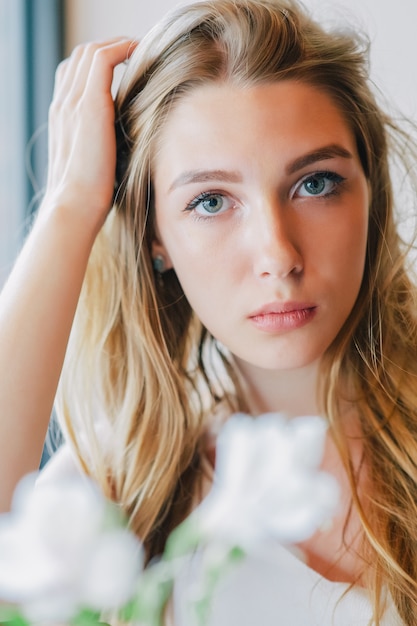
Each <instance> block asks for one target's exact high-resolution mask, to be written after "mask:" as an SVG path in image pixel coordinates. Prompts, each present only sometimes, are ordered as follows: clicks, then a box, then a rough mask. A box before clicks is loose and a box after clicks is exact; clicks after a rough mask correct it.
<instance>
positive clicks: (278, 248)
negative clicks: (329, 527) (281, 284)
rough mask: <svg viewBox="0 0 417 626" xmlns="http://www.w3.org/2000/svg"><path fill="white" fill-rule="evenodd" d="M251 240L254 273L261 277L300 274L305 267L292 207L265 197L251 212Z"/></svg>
mask: <svg viewBox="0 0 417 626" xmlns="http://www.w3.org/2000/svg"><path fill="white" fill-rule="evenodd" d="M252 217H253V224H252V227H251V233H252V236H251V241H252V245H253V259H254V261H253V266H254V272H255V274H256V275H257V276H258V277H260V278H263V279H267V278H280V279H282V278H287V277H292V276H294V277H295V276H297V277H299V276H300V275H301V274H302V272H303V269H304V261H303V256H302V251H301V247H300V243H301V242H300V237H299V234H300V233H299V226H298V224H297V217H296V216H295V215H294V214H293V209H292V208H291V207H290V206H286V205H285V204H283V205H281V203H280V202H279V201H277V200H276V199H272V200H271V199H264V200H263V201H262V203H260V204H259V205H258V207H257V209H256V210H255V211H253V216H252Z"/></svg>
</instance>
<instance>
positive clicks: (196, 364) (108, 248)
mask: <svg viewBox="0 0 417 626" xmlns="http://www.w3.org/2000/svg"><path fill="white" fill-rule="evenodd" d="M288 79H291V80H298V81H303V82H305V83H308V84H310V85H313V86H316V87H318V88H320V89H322V90H323V91H325V92H326V93H327V94H328V95H329V96H330V97H331V98H332V99H333V101H334V102H335V103H336V104H337V106H338V107H339V108H340V110H341V111H342V113H343V115H344V116H345V119H346V120H347V122H348V124H349V125H350V128H351V129H352V132H353V133H354V136H355V138H356V141H357V147H358V152H359V155H360V158H361V162H362V166H363V170H364V172H365V175H366V177H367V178H368V180H369V185H370V190H371V198H372V200H371V206H370V214H369V238H368V246H367V258H366V267H365V272H364V277H363V283H362V286H361V291H360V294H359V297H358V299H357V302H356V304H355V306H354V309H353V311H352V313H351V315H350V316H349V319H348V320H347V321H346V323H345V325H344V327H343V328H342V330H341V331H340V333H339V335H338V337H337V338H336V339H335V341H334V342H333V344H332V345H331V347H330V348H329V349H328V351H327V353H326V355H325V358H324V359H323V365H322V377H321V380H322V386H321V390H320V393H321V397H322V402H323V410H324V412H325V414H326V415H327V417H328V419H329V423H330V426H331V429H332V431H333V434H334V438H335V441H336V443H337V445H338V447H339V450H340V454H341V457H342V459H343V461H344V463H345V466H346V469H347V472H348V475H349V478H350V482H351V487H352V494H353V496H352V497H353V502H354V503H355V506H356V507H357V509H358V511H359V514H360V517H361V520H362V526H363V532H364V537H365V538H366V541H364V547H363V554H362V555H361V556H362V557H363V559H364V562H365V563H367V564H368V567H367V571H368V572H369V574H368V584H369V588H370V590H371V592H372V593H373V597H374V607H375V608H374V620H375V623H376V624H378V623H379V621H380V618H381V615H382V612H383V604H384V600H383V599H384V589H386V588H387V589H388V590H389V592H390V594H391V596H392V597H393V599H394V602H395V604H396V606H397V608H398V610H399V613H400V615H401V617H402V618H403V620H404V622H405V623H406V624H409V625H411V624H417V582H416V581H417V505H416V502H417V401H416V395H417V378H416V376H417V359H416V356H417V350H416V344H417V326H416V314H415V311H416V295H415V289H414V286H413V285H412V282H411V280H410V279H409V278H408V274H407V271H406V267H405V256H404V248H403V246H402V244H401V241H400V238H399V236H398V234H397V230H396V226H395V223H394V209H393V197H392V196H393V194H392V188H391V182H390V171H389V170H390V168H389V158H388V151H389V149H390V152H391V151H392V150H394V149H395V147H396V146H395V145H394V140H393V137H394V135H395V136H396V137H397V140H396V141H397V143H398V141H400V142H401V141H403V144H404V145H405V144H406V142H407V137H406V135H405V134H404V135H401V133H399V132H397V130H398V129H395V126H394V124H393V122H392V121H391V120H390V119H389V118H388V117H387V116H386V115H384V114H383V113H382V112H381V110H380V109H379V107H378V105H377V103H376V100H375V97H374V95H373V93H372V91H371V89H370V87H369V77H368V67H367V42H366V40H364V39H363V38H359V37H358V36H355V35H352V34H347V33H346V32H333V33H330V32H327V31H325V30H324V29H323V28H322V27H321V26H320V25H318V24H316V23H315V22H314V21H312V20H311V19H310V17H309V16H308V15H307V13H306V11H305V10H304V9H303V8H302V7H301V6H300V5H299V4H298V3H296V2H290V1H289V2H287V1H281V0H277V1H273V0H212V1H208V0H207V1H202V2H197V3H195V4H191V5H188V6H184V7H182V8H178V9H176V10H175V11H173V12H171V13H169V14H168V15H167V16H166V17H165V19H163V20H162V22H161V23H160V24H159V25H157V26H156V27H155V28H154V29H153V30H152V31H151V32H150V33H149V34H148V36H147V37H146V38H145V39H144V40H143V41H142V42H141V43H140V44H139V46H138V48H137V49H136V51H135V52H134V54H133V56H132V58H131V59H130V61H129V63H128V66H127V69H126V72H125V74H124V76H123V79H122V82H121V85H120V88H119V91H118V94H117V98H116V103H115V106H116V114H117V134H118V167H117V189H116V194H115V204H114V208H113V210H112V211H111V212H110V214H109V217H108V220H107V222H106V225H105V227H104V228H103V231H102V232H101V233H100V235H99V237H98V240H97V242H96V244H95V248H94V250H93V254H92V256H91V260H90V263H89V268H88V271H87V276H86V279H85V284H84V288H83V292H82V296H81V299H80V303H79V308H78V311H77V316H76V320H75V324H74V328H73V332H72V336H71V339H70V344H69V348H68V354H67V359H66V363H65V367H64V371H63V374H62V379H61V385H60V390H59V395H58V403H57V405H58V411H59V415H60V419H61V421H62V423H63V425H64V429H65V431H66V434H67V437H68V438H69V439H70V440H71V441H72V443H73V444H74V446H75V448H76V450H77V452H78V455H79V458H80V461H81V463H82V465H83V467H84V469H85V471H86V472H88V473H89V474H92V475H93V476H94V477H95V478H96V479H97V480H99V482H100V483H101V485H102V487H103V489H104V491H105V492H106V493H107V494H108V495H109V496H110V497H112V498H113V499H114V500H115V501H116V502H118V503H120V506H121V507H122V508H123V509H124V510H125V511H126V512H127V514H128V516H129V519H130V523H131V527H132V528H133V529H134V530H135V532H137V534H138V535H139V536H140V537H141V539H142V540H143V541H144V543H145V546H146V549H147V553H148V558H152V557H153V556H154V555H156V554H159V553H160V552H161V551H162V549H163V546H164V543H165V540H166V538H167V535H168V533H169V532H170V530H171V529H172V528H173V527H175V525H177V524H178V523H179V522H180V521H181V520H182V519H183V518H184V517H185V516H186V515H187V513H188V512H189V510H190V508H191V507H192V503H193V498H194V497H195V495H196V489H197V488H198V485H199V481H200V478H201V473H202V469H201V468H202V458H203V456H204V450H203V445H202V443H201V442H202V438H203V435H204V431H205V428H206V424H207V422H208V420H210V416H211V415H212V414H213V412H214V411H215V410H216V407H217V405H219V404H220V403H226V406H227V410H229V411H235V410H238V409H240V410H246V409H247V407H246V406H245V400H244V394H243V393H242V390H241V389H240V387H239V384H238V380H237V376H236V374H235V372H234V370H233V366H232V363H231V362H229V359H228V357H227V353H226V352H225V351H224V350H223V349H222V348H221V346H219V345H218V344H217V343H216V340H215V339H214V338H213V337H211V336H210V335H209V333H208V332H207V331H206V329H205V328H203V327H202V326H201V324H200V322H199V321H198V320H197V319H196V317H195V315H194V314H193V311H192V310H191V308H190V306H189V304H188V302H187V300H186V298H185V296H184V294H183V292H182V289H181V286H180V284H179V282H178V280H177V277H176V275H175V271H174V270H170V271H168V272H166V273H165V274H163V276H162V284H161V281H160V279H159V277H158V275H156V273H155V271H154V270H153V267H152V259H151V244H152V241H153V239H154V207H153V188H152V184H153V181H152V178H153V159H154V158H156V157H157V150H158V139H159V136H160V132H161V129H162V128H163V127H164V121H165V119H166V118H167V116H169V113H170V110H171V109H172V107H173V106H175V104H176V103H177V102H179V101H180V100H181V98H182V97H183V96H184V94H187V93H189V92H190V90H192V89H194V88H195V87H196V86H198V85H201V84H206V83H208V82H212V83H215V82H222V81H226V82H229V83H233V84H234V85H238V86H247V85H254V84H259V83H265V82H270V81H280V80H288ZM178 140H179V141H180V140H181V138H180V137H179V138H178ZM406 147H407V146H406ZM408 148H409V147H407V149H408ZM347 381H348V383H349V385H348V388H349V390H350V395H349V398H348V400H349V401H350V402H352V403H353V404H354V406H355V408H356V411H357V412H358V414H359V416H360V421H361V426H362V436H363V446H364V460H365V462H366V465H367V468H368V471H369V473H370V479H371V484H372V493H370V494H367V498H368V499H369V506H367V507H366V512H365V507H364V506H363V502H361V500H360V498H359V496H358V493H357V487H356V485H357V481H358V476H357V475H356V474H355V470H354V468H353V463H352V460H351V459H350V456H349V447H348V440H347V436H346V434H345V432H344V430H343V425H342V420H341V419H340V401H341V395H342V390H343V393H346V389H347V385H346V382H347ZM344 400H346V397H344Z"/></svg>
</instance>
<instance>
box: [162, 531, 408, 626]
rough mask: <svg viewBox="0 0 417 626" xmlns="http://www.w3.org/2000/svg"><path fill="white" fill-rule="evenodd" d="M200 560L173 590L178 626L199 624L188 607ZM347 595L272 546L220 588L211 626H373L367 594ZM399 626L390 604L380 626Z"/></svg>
mask: <svg viewBox="0 0 417 626" xmlns="http://www.w3.org/2000/svg"><path fill="white" fill-rule="evenodd" d="M201 558H202V555H201V554H196V555H195V556H194V558H193V559H192V560H191V561H190V562H189V563H188V565H187V567H186V568H185V570H184V573H183V575H182V577H181V579H180V580H179V581H178V583H177V584H176V586H175V589H174V597H173V607H172V608H173V617H174V624H175V626H195V624H196V623H197V622H196V620H195V618H193V614H192V613H191V612H190V606H189V604H190V600H191V599H192V598H193V596H194V597H195V596H196V595H197V594H198V580H199V570H200V565H201ZM348 589H349V585H348V584H346V583H334V582H331V581H329V580H327V579H325V578H323V577H322V576H320V575H319V574H318V573H317V572H315V571H314V570H312V569H311V568H309V567H308V566H307V565H306V564H305V563H304V562H303V561H301V560H300V559H299V558H298V557H297V556H295V555H294V554H293V553H292V552H290V550H288V549H287V548H284V547H282V546H280V545H279V544H276V543H272V542H271V543H270V544H268V545H264V546H262V547H261V548H259V550H257V552H256V554H254V555H250V556H247V557H246V558H245V559H244V560H243V561H242V562H241V563H240V564H238V565H236V569H235V570H233V572H231V573H229V574H228V575H227V576H226V578H225V579H224V581H223V582H222V583H220V584H219V587H218V589H217V592H216V594H215V600H214V602H213V607H212V613H211V617H210V619H209V622H208V626H369V625H370V624H371V623H372V607H371V603H370V600H369V597H368V595H367V592H366V591H365V590H364V589H362V588H359V587H353V588H352V589H350V590H349V591H348ZM345 592H346V593H345ZM344 594H345V595H344ZM400 625H402V626H403V622H402V620H401V619H400V618H399V616H398V614H397V612H396V609H395V607H394V606H393V604H392V603H391V604H390V605H389V607H388V609H387V610H386V612H385V614H384V618H383V620H382V622H381V626H400Z"/></svg>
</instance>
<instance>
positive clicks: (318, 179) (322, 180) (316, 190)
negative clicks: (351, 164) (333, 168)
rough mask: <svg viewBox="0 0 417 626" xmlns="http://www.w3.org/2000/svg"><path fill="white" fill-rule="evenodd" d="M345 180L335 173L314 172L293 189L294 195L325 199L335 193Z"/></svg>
mask: <svg viewBox="0 0 417 626" xmlns="http://www.w3.org/2000/svg"><path fill="white" fill-rule="evenodd" d="M344 180H345V178H343V176H340V175H339V174H336V173H335V172H316V173H315V174H311V175H309V176H307V177H306V178H304V179H303V180H302V181H301V183H299V184H298V185H297V187H296V188H295V193H294V195H296V196H298V197H301V198H308V197H310V198H311V197H313V196H315V197H327V196H330V195H332V194H335V193H337V191H338V187H339V185H340V184H341V183H343V181H344Z"/></svg>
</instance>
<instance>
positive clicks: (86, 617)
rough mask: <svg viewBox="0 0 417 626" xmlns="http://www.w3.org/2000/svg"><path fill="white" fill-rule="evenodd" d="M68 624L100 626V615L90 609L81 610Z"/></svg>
mask: <svg viewBox="0 0 417 626" xmlns="http://www.w3.org/2000/svg"><path fill="white" fill-rule="evenodd" d="M70 623H71V626H97V624H100V613H99V612H98V611H92V610H91V609H82V610H81V611H80V612H79V613H78V614H77V615H76V616H75V617H73V618H72V620H71V622H70Z"/></svg>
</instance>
